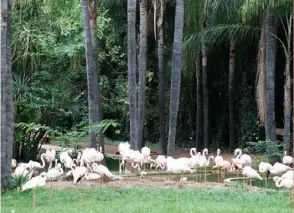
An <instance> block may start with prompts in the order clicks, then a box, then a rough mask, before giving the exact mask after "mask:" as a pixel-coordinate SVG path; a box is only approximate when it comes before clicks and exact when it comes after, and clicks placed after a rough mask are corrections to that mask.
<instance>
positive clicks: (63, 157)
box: [59, 150, 73, 168]
mask: <svg viewBox="0 0 294 213" xmlns="http://www.w3.org/2000/svg"><path fill="white" fill-rule="evenodd" d="M69 153H70V151H69V150H68V151H64V152H61V153H60V156H59V160H60V162H61V163H62V164H63V165H64V167H65V168H71V167H72V164H73V160H72V158H71V157H70V156H69Z"/></svg>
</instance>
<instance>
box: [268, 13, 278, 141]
mask: <svg viewBox="0 0 294 213" xmlns="http://www.w3.org/2000/svg"><path fill="white" fill-rule="evenodd" d="M265 18H266V23H265V25H266V31H267V32H271V33H273V34H276V23H275V19H274V17H273V15H272V12H271V11H270V10H269V9H268V11H267V14H266V17H265ZM265 41H266V47H265V48H266V49H265V65H266V66H265V70H266V106H267V110H266V112H267V115H266V122H265V133H266V140H269V141H276V139H277V136H276V116H275V62H276V39H275V38H274V37H273V36H272V35H270V34H269V33H266V35H265Z"/></svg>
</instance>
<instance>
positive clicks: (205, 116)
mask: <svg viewBox="0 0 294 213" xmlns="http://www.w3.org/2000/svg"><path fill="white" fill-rule="evenodd" d="M202 85H203V123H204V125H203V126H204V148H207V147H208V141H209V136H208V134H209V130H208V124H209V117H208V112H209V106H208V88H207V52H206V47H205V45H203V46H202Z"/></svg>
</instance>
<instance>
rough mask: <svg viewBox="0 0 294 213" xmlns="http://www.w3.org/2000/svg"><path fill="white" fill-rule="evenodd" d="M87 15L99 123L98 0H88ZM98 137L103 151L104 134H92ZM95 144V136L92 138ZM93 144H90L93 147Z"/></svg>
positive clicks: (97, 121)
mask: <svg viewBox="0 0 294 213" xmlns="http://www.w3.org/2000/svg"><path fill="white" fill-rule="evenodd" d="M88 9H89V15H90V30H91V42H92V52H93V67H94V68H95V69H94V72H93V79H92V82H93V92H94V100H93V103H94V104H95V110H94V111H95V115H94V117H95V123H99V122H101V121H102V120H103V112H102V104H101V90H100V85H99V82H100V72H99V71H100V70H99V62H98V60H97V53H98V44H97V37H96V26H97V16H98V13H97V9H98V1H97V0H90V1H89V5H88ZM94 136H95V137H97V139H98V145H99V147H102V152H103V153H104V134H103V133H102V132H101V133H98V134H97V135H94ZM93 141H94V143H95V144H96V138H95V140H93ZM95 144H92V142H91V147H93V146H94V145H95Z"/></svg>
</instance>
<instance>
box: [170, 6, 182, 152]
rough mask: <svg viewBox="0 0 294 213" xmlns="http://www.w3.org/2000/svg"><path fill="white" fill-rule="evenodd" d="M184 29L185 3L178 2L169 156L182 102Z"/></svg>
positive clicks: (173, 148)
mask: <svg viewBox="0 0 294 213" xmlns="http://www.w3.org/2000/svg"><path fill="white" fill-rule="evenodd" d="M183 28H184V1H183V0H177V4H176V15H175V32H174V42H173V57H172V74H171V92H170V107H169V113H170V114H169V133H168V149H167V154H168V155H169V156H172V155H173V152H174V150H175V141H176V129H177V117H178V111H179V102H180V89H181V69H182V42H183Z"/></svg>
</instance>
